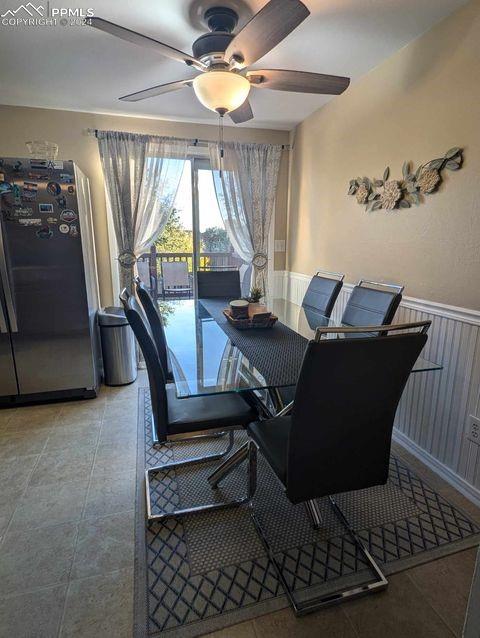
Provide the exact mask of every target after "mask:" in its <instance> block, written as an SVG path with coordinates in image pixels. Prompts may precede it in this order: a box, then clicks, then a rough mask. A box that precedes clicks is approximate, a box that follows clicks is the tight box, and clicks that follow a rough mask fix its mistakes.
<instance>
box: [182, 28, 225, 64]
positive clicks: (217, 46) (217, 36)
mask: <svg viewBox="0 0 480 638" xmlns="http://www.w3.org/2000/svg"><path fill="white" fill-rule="evenodd" d="M233 37H234V36H233V34H232V33H226V32H221V31H215V32H214V33H205V34H204V35H201V36H200V37H199V38H197V39H196V40H195V42H194V43H193V44H192V52H193V55H194V57H196V58H198V59H199V60H202V62H203V61H204V60H205V58H208V59H209V58H211V56H213V54H215V53H218V54H221V55H220V59H221V60H222V61H223V54H224V52H225V49H226V48H227V47H228V45H229V44H230V42H231V41H232V40H233Z"/></svg>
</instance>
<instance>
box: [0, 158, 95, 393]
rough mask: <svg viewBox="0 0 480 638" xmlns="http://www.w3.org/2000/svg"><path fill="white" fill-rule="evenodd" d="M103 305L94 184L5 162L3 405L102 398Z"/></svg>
mask: <svg viewBox="0 0 480 638" xmlns="http://www.w3.org/2000/svg"><path fill="white" fill-rule="evenodd" d="M98 305H99V301H98V281H97V274H96V259H95V247H94V239H93V227H92V215H91V207H90V191H89V185H88V180H87V179H86V177H85V176H84V175H83V174H82V172H81V171H80V170H79V169H78V167H77V166H75V165H74V164H73V162H71V161H57V160H56V161H54V162H52V161H47V160H32V159H28V158H27V159H25V158H11V157H5V158H0V404H15V403H22V402H32V401H37V400H38V401H44V400H49V399H57V398H58V399H61V398H67V397H93V396H96V393H97V389H98V383H99V375H98V369H99V366H98V361H99V355H98V352H99V350H98V345H97V334H96V332H97V329H96V320H95V318H96V311H97V309H98Z"/></svg>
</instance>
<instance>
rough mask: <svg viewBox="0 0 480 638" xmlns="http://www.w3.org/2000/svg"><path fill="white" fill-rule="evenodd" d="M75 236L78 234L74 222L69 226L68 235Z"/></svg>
mask: <svg viewBox="0 0 480 638" xmlns="http://www.w3.org/2000/svg"><path fill="white" fill-rule="evenodd" d="M77 236H78V230H77V225H76V224H72V225H71V226H70V237H77Z"/></svg>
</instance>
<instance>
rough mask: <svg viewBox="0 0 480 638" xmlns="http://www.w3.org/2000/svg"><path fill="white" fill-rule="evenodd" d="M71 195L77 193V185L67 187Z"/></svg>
mask: <svg viewBox="0 0 480 638" xmlns="http://www.w3.org/2000/svg"><path fill="white" fill-rule="evenodd" d="M67 190H68V193H69V195H73V194H74V193H75V186H72V185H71V184H70V186H69V187H68V188H67Z"/></svg>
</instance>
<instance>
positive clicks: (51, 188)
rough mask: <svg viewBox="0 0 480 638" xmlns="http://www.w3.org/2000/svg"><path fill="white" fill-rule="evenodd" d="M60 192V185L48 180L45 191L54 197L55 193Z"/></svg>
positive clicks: (58, 193)
mask: <svg viewBox="0 0 480 638" xmlns="http://www.w3.org/2000/svg"><path fill="white" fill-rule="evenodd" d="M61 192H62V187H61V186H60V184H59V183H58V182H48V184H47V193H49V194H50V195H53V196H54V197H56V196H57V195H60V193H61Z"/></svg>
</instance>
